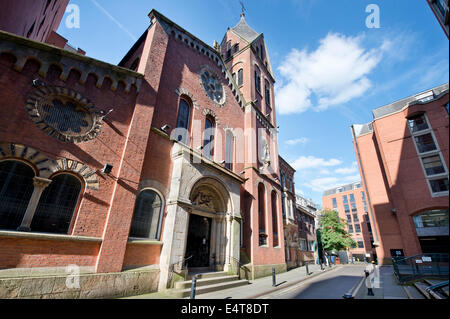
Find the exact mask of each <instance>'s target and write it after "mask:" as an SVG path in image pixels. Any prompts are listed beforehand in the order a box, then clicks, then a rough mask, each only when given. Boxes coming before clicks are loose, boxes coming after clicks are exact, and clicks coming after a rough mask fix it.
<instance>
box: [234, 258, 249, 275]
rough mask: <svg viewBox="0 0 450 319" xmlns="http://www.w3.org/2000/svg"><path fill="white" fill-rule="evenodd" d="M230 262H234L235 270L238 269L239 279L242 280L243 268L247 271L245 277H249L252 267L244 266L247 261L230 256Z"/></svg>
mask: <svg viewBox="0 0 450 319" xmlns="http://www.w3.org/2000/svg"><path fill="white" fill-rule="evenodd" d="M230 262H231V264H232V267H233V270H236V272H237V275H238V279H239V280H241V269H242V270H243V271H244V272H245V279H248V275H247V274H248V273H249V272H250V269H248V268H247V267H244V265H245V263H242V262H240V261H239V260H237V259H236V258H235V257H233V256H230Z"/></svg>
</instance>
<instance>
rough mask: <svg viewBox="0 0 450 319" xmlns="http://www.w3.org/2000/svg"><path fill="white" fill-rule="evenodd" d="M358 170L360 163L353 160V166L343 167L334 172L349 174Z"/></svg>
mask: <svg viewBox="0 0 450 319" xmlns="http://www.w3.org/2000/svg"><path fill="white" fill-rule="evenodd" d="M357 171H358V164H357V163H356V162H353V163H352V166H350V167H341V168H338V169H336V170H335V171H334V172H335V173H336V174H342V175H348V174H354V173H356V172H357Z"/></svg>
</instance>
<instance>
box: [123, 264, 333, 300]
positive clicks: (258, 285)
mask: <svg viewBox="0 0 450 319" xmlns="http://www.w3.org/2000/svg"><path fill="white" fill-rule="evenodd" d="M323 267H324V270H321V269H320V265H308V270H309V275H307V274H306V267H305V266H302V267H298V268H294V269H291V270H289V271H287V272H284V273H280V274H277V275H276V286H275V287H273V286H272V276H267V277H263V278H258V279H255V280H249V282H250V284H249V285H246V286H240V287H235V288H230V289H225V290H220V291H214V292H210V293H206V294H201V295H196V296H195V299H256V298H258V297H260V296H262V295H264V294H268V293H271V292H274V291H277V290H280V289H284V288H287V287H289V286H291V285H295V284H296V283H299V282H302V281H304V280H308V279H309V278H314V277H315V276H318V275H320V274H322V273H327V272H330V271H334V270H336V269H337V268H340V267H342V265H336V266H335V265H333V266H332V267H328V266H325V265H324V266H323ZM168 298H170V299H176V298H175V297H173V296H171V295H170V294H168V293H167V292H164V291H163V292H156V293H151V294H145V295H140V296H133V297H127V298H125V299H168Z"/></svg>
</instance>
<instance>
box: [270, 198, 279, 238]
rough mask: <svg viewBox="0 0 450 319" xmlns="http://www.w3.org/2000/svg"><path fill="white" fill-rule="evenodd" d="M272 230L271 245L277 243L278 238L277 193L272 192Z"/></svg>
mask: <svg viewBox="0 0 450 319" xmlns="http://www.w3.org/2000/svg"><path fill="white" fill-rule="evenodd" d="M271 199H272V230H273V247H277V246H278V245H279V240H278V218H277V193H276V192H275V191H273V192H272V198H271Z"/></svg>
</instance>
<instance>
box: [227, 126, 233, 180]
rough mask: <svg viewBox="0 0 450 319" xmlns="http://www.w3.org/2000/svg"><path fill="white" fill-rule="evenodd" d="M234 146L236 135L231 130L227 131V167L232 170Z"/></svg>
mask: <svg viewBox="0 0 450 319" xmlns="http://www.w3.org/2000/svg"><path fill="white" fill-rule="evenodd" d="M233 148H234V135H233V132H231V131H230V130H228V131H227V133H226V140H225V168H227V169H229V170H230V171H231V170H232V169H233Z"/></svg>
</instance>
